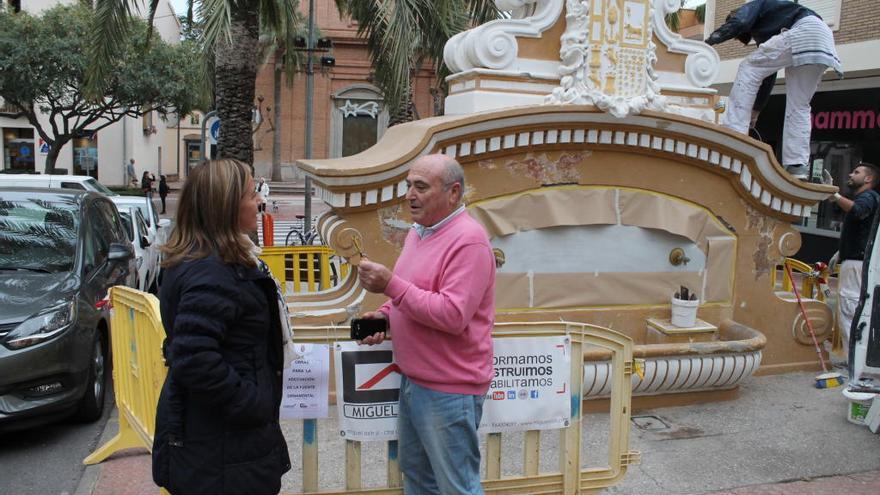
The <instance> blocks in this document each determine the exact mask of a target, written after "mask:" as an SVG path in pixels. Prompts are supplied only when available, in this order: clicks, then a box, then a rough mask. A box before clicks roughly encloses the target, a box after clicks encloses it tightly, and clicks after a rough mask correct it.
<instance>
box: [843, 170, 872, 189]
mask: <svg viewBox="0 0 880 495" xmlns="http://www.w3.org/2000/svg"><path fill="white" fill-rule="evenodd" d="M873 180H874V177H873V176H872V175H871V170H870V169H869V168H867V167H862V166H858V167H856V168H855V170H853V171H852V172H850V174H849V180H847V181H846V185H848V186H850V187H852V188H855V189H858V188H860V187H862V186H864V185H865V184H866V183H868V182H873Z"/></svg>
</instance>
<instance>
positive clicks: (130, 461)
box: [75, 372, 880, 495]
mask: <svg viewBox="0 0 880 495" xmlns="http://www.w3.org/2000/svg"><path fill="white" fill-rule="evenodd" d="M814 376H815V373H812V372H799V373H789V374H784V375H773V376H761V377H752V378H750V379H748V380H745V381H744V382H743V384H742V385H741V387H740V390H739V392H738V394H737V396H736V398H735V399H733V400H730V401H726V402H713V403H705V404H697V405H691V406H682V407H666V408H658V409H652V410H645V411H637V412H636V413H635V416H653V417H654V418H651V419H652V420H654V421H653V423H652V426H651V427H650V428H648V429H640V428H639V427H637V426H636V424H635V423H633V424H631V425H630V449H631V450H638V451H640V452H641V454H642V461H641V463H640V464H639V465H636V466H632V467H630V468H629V470H628V472H627V473H626V475H625V476H624V478H623V480H622V481H621V482H620V483H619V484H617V485H615V486H613V487H611V488H609V489H607V490H605V492H604V493H608V494H639V495H654V494H657V495H665V494H669V495H680V494H714V495H732V494H736V495H764V494H791V495H814V494H828V493H835V492H837V493H846V494H848V495H867V494H872V495H876V494H878V493H880V435H875V434H872V433H871V431H870V430H868V428H867V427H865V426H862V425H856V424H853V423H850V422H848V421H847V419H846V410H847V409H846V408H847V404H848V402H847V400H846V399H845V398H844V397H843V396H842V394H841V390H842V388H840V387H838V388H834V389H816V388H814V387H813V382H814V380H813V378H814ZM335 414H336V412H335V408H334V407H332V406H331V410H330V415H331V416H335ZM584 425H585V426H584V430H585V435H584V440H583V445H584V448H583V449H582V451H583V452H584V454H583V457H584V459H583V461H582V462H583V465H584V466H585V467H595V466H602V465H603V462H604V459H605V458H606V457H607V454H606V447H605V445H606V444H607V440H606V438H605V437H604V436H603V434H605V433H607V430H606V428H607V415H603V414H587V415H585V417H584ZM658 425H659V426H660V427H661V428H660V429H658V428H657V427H658ZM117 428H118V421H117V420H116V416H115V414H114V417H113V418H111V420H110V421H109V422H108V423H107V428H106V430H105V431H104V435H103V437H102V439H101V442H100V445H103V444H104V443H105V442H106V441H108V440H109V439H110V438H112V436H113V435H114V434H115V433H116V430H117ZM283 429H284V433H285V436H286V437H287V440H288V447H289V450H290V454H291V460H292V464H293V470H292V471H291V472H289V473H287V474H286V475H285V476H284V478H283V480H282V483H283V489H284V490H285V491H294V492H296V491H297V490H299V489H300V487H301V476H302V474H301V467H302V461H301V458H300V453H301V447H300V441H301V437H302V430H301V427H300V425H299V423H294V422H284V423H283ZM337 432H338V430H337V428H336V421H335V419H326V420H320V421H319V435H318V436H319V439H318V444H319V446H320V459H321V463H322V466H327V465H328V463H329V464H330V465H332V466H333V467H332V468H330V467H329V466H328V468H326V469H323V470H321V472H320V482H321V489H322V490H326V489H330V488H331V487H332V488H337V489H339V488H341V487H342V486H343V484H344V479H345V469H344V460H343V459H344V449H345V447H344V445H343V442H342V440H341V439H340V438H339V435H338V433H337ZM556 439H558V435H555V434H554V433H549V434H547V435H542V452H541V468H542V470H556V469H557V468H556V466H557V465H558V458H557V457H556V453H555V445H553V443H554V442H555V440H556ZM518 441H519V438H517V434H511V435H509V436H508V435H505V437H504V447H503V452H505V458H504V460H503V462H502V471H503V474H504V475H505V476H513V475H515V474H516V473H517V470H518V469H520V467H519V466H520V465H519V463H520V462H521V457H522V456H521V454H520V453H519V451H518V449H520V447H518V445H519V444H518V443H517V442H518ZM363 458H364V459H384V445H383V444H381V443H378V442H372V443H366V444H363ZM383 462H384V461H383ZM373 464H375V463H373V461H371V464H370V466H369V467H365V468H364V469H363V473H364V486H365V487H376V486H380V484H381V483H382V482H383V480H384V472H385V467H384V464H383V465H373ZM157 492H158V489H157V488H156V487H155V486H154V485H153V483H152V481H151V478H150V455H149V454H148V453H147V452H146V450H143V449H131V450H128V451H123V452H120V453H117V454H114V455H113V456H111V457H110V458H109V459H107V460H106V461H104V462H103V463H101V464H99V465H97V466H89V467H87V468H86V471H85V475H84V476H83V478H82V480H81V481H80V485H79V488H78V489H77V491H76V494H75V495H135V494H137V495H140V494H144V493H157Z"/></svg>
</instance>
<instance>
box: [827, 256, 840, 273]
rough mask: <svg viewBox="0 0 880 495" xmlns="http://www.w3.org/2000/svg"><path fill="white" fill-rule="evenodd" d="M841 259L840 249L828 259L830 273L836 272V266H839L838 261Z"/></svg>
mask: <svg viewBox="0 0 880 495" xmlns="http://www.w3.org/2000/svg"><path fill="white" fill-rule="evenodd" d="M839 261H840V251H837V252H836V253H834V256H832V257H831V259H830V260H828V273H834V267H835V266H837V263H838V262H839Z"/></svg>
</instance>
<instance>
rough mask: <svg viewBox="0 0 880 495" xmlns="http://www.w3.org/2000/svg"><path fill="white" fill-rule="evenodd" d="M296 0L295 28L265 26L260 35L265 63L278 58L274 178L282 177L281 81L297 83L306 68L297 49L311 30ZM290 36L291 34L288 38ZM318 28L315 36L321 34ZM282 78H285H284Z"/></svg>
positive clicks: (274, 84) (274, 83)
mask: <svg viewBox="0 0 880 495" xmlns="http://www.w3.org/2000/svg"><path fill="white" fill-rule="evenodd" d="M291 1H293V2H294V3H296V17H295V19H294V20H295V23H294V26H293V28H292V29H287V30H286V32H284V33H278V32H276V31H275V30H274V29H272V26H264V27H263V34H262V35H261V36H260V45H261V50H262V53H263V57H261V59H262V60H263V65H266V64H268V63H269V61H270V60H272V61H274V62H275V68H274V71H273V77H272V180H273V181H276V182H277V181H281V180H282V177H281V85H282V84H283V83H286V84H287V87H291V86H293V79H294V75H295V74H296V73H297V72H298V71H300V70H301V69H302V66H303V58H302V57H301V56H300V52H299V51H297V50H294V49H293V47H294V46H295V43H296V39H297V38H305V37H307V36H308V32H307V30H306V28H305V24H306V23H305V19H304V16H303V15H302V13H301V12H300V11H299V0H291ZM284 36H286V37H287V38H284ZM318 36H320V34H318V31H317V30H315V33H314V37H316V38H317V37H318ZM282 79H284V81H283V82H282Z"/></svg>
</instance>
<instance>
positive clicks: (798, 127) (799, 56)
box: [706, 0, 843, 180]
mask: <svg viewBox="0 0 880 495" xmlns="http://www.w3.org/2000/svg"><path fill="white" fill-rule="evenodd" d="M731 38H736V39H738V40H739V41H741V42H742V43H744V44H748V43H749V42H750V41H752V40H754V41H755V44H756V45H757V49H756V50H755V51H753V52H752V53H751V54H749V55H748V56H747V57H746V58H745V59H743V61H742V63H741V64H740V66H739V70H738V71H737V73H736V79H734V81H733V87H732V88H731V90H730V96H729V98H728V104H727V110H726V111H725V113H724V116H723V118H722V122H721V124H722V125H724V126H725V127H728V128H730V129H733V130H734V131H738V132H742V133H743V134H746V133H748V130H749V126H750V124H753V123H754V120H755V119H756V118H757V113H758V112H760V110H761V109H762V108H763V106H764V105H765V104H766V102H767V100H768V99H769V97H770V91H771V89H772V88H773V84H774V82H775V81H776V72H777V71H779V70H780V69H785V87H786V90H785V92H786V102H785V125H784V128H783V138H782V164H783V165H784V166H785V169H786V171H788V172H789V173H790V174H792V175H793V176H795V177H797V178H798V179H801V180H806V179H807V173H808V162H809V158H810V128H811V123H810V100H811V99H812V98H813V94H814V93H815V92H816V89H817V88H818V87H819V82H820V81H821V80H822V74H823V73H824V72H825V71H826V70H828V69H829V68H831V69H834V71H835V72H837V74H838V75H839V76H840V77H843V69H842V67H841V65H840V59H839V58H838V56H837V51H836V49H835V47H834V36H833V35H832V33H831V29H830V28H829V27H828V26H827V25H826V24H825V22H824V21H823V20H822V18H821V17H819V15H818V14H816V13H815V12H813V11H812V10H810V9H808V8H806V7H804V6H803V5H798V4H796V3H794V2H790V1H788V0H753V1H751V2H748V3H746V4H745V5H743V6H741V7H739V8H737V9H735V10H733V11H732V12H731V13H730V14H728V16H727V19H726V21H725V23H724V24H723V25H722V26H721V27H719V28H718V29H716V30H715V32H713V33H712V34H711V35H710V36H709V38H707V39H706V43H708V44H710V45H716V44H718V43H722V42H724V41H727V40H729V39H731Z"/></svg>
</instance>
